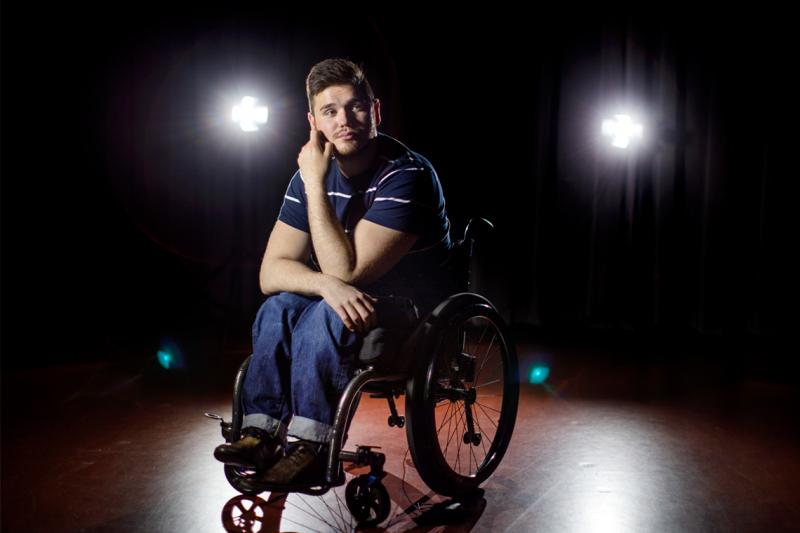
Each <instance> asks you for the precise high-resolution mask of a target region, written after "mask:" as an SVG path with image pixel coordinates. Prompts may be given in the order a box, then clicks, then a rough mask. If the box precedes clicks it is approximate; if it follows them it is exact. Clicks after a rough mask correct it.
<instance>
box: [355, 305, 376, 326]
mask: <svg viewBox="0 0 800 533" xmlns="http://www.w3.org/2000/svg"><path fill="white" fill-rule="evenodd" d="M353 307H354V308H355V310H356V312H357V313H358V315H359V316H358V318H359V319H360V325H362V326H364V327H365V328H366V327H367V326H369V324H370V317H371V316H372V314H373V313H372V312H371V311H370V310H369V309H367V306H365V305H364V304H363V303H361V302H360V301H357V302H355V303H354V304H353Z"/></svg>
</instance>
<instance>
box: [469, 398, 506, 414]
mask: <svg viewBox="0 0 800 533" xmlns="http://www.w3.org/2000/svg"><path fill="white" fill-rule="evenodd" d="M475 403H476V404H478V405H480V406H481V409H483V408H484V407H485V408H486V409H491V410H492V411H494V412H495V413H502V411H500V409H495V408H494V407H489V406H488V405H486V404H483V403H481V402H479V401H477V400H475Z"/></svg>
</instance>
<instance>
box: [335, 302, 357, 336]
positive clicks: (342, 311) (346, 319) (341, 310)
mask: <svg viewBox="0 0 800 533" xmlns="http://www.w3.org/2000/svg"><path fill="white" fill-rule="evenodd" d="M336 314H338V315H339V318H341V319H342V322H343V323H344V327H346V328H347V329H349V330H350V331H353V330H354V324H353V321H352V320H351V319H350V315H348V313H347V308H345V307H344V306H340V307H337V308H336Z"/></svg>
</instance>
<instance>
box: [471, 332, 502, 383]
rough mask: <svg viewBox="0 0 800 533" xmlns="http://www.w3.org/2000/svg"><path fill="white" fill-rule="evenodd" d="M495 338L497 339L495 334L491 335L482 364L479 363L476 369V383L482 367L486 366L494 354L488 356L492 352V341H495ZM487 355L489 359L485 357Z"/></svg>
mask: <svg viewBox="0 0 800 533" xmlns="http://www.w3.org/2000/svg"><path fill="white" fill-rule="evenodd" d="M496 338H497V333H495V334H494V335H492V340H491V342H490V343H489V347H488V348H486V354H484V359H483V362H482V363H481V366H480V368H479V369H478V372H477V373H476V374H475V380H476V381H477V380H478V376H480V374H481V370H483V367H484V366H486V363H487V362H489V359H491V358H492V356H493V355H494V352H492V355H489V352H490V351H491V350H492V346H494V341H495V339H496ZM487 355H489V357H486V356H487Z"/></svg>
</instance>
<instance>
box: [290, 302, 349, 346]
mask: <svg viewBox="0 0 800 533" xmlns="http://www.w3.org/2000/svg"><path fill="white" fill-rule="evenodd" d="M303 320H304V328H308V329H310V330H311V331H314V332H316V335H315V336H316V337H317V338H320V339H322V340H324V341H325V342H332V343H334V344H335V345H337V346H339V347H343V346H349V345H350V344H352V342H353V339H354V337H355V335H356V334H355V333H353V332H351V331H350V330H349V329H347V326H345V324H344V321H343V320H342V318H341V317H340V316H339V313H337V312H336V310H334V309H333V307H331V306H330V304H328V302H326V301H325V300H320V301H319V302H316V303H314V307H313V308H312V309H309V314H308V317H304V318H303Z"/></svg>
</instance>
